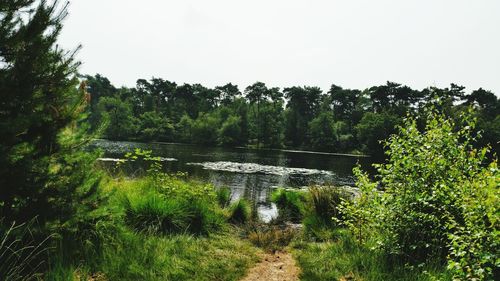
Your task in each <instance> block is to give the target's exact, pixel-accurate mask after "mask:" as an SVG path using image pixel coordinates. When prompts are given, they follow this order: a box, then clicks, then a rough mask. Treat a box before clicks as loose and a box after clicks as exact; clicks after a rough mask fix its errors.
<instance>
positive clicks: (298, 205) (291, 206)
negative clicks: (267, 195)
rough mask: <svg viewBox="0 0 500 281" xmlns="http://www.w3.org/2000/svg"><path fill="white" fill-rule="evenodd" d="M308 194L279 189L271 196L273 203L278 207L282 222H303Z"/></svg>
mask: <svg viewBox="0 0 500 281" xmlns="http://www.w3.org/2000/svg"><path fill="white" fill-rule="evenodd" d="M306 196H307V193H306V192H304V191H300V190H289V189H284V188H278V189H276V190H274V191H273V193H272V194H271V201H272V202H274V203H275V204H276V206H277V207H278V214H279V217H280V220H285V221H286V220H289V221H292V222H295V223H299V222H301V221H302V218H303V215H304V212H305V206H304V205H305V202H306Z"/></svg>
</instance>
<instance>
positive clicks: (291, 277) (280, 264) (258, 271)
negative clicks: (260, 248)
mask: <svg viewBox="0 0 500 281" xmlns="http://www.w3.org/2000/svg"><path fill="white" fill-rule="evenodd" d="M299 273H300V269H299V268H298V267H297V266H296V265H295V260H294V259H293V257H292V255H291V254H289V253H287V252H276V253H274V254H263V255H262V261H261V262H259V263H258V264H257V265H256V266H255V267H253V268H251V269H250V270H249V271H248V274H247V276H246V277H245V278H243V279H242V281H257V280H258V281H298V280H299Z"/></svg>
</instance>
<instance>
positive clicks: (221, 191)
mask: <svg viewBox="0 0 500 281" xmlns="http://www.w3.org/2000/svg"><path fill="white" fill-rule="evenodd" d="M215 194H216V196H217V202H218V203H219V206H220V207H221V208H226V207H228V206H229V204H230V203H231V196H232V194H231V189H230V188H229V187H221V188H218V189H217V190H216V191H215Z"/></svg>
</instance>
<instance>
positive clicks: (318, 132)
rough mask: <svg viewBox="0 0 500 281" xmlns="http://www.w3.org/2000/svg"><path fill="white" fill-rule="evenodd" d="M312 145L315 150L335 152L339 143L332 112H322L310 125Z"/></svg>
mask: <svg viewBox="0 0 500 281" xmlns="http://www.w3.org/2000/svg"><path fill="white" fill-rule="evenodd" d="M309 130H310V136H311V144H312V147H313V148H314V149H318V150H321V151H333V150H334V149H335V147H336V145H337V142H338V135H337V132H336V130H335V127H334V121H333V117H332V114H331V113H330V112H322V113H320V114H319V115H318V117H316V118H314V119H313V120H312V121H311V122H310V123H309Z"/></svg>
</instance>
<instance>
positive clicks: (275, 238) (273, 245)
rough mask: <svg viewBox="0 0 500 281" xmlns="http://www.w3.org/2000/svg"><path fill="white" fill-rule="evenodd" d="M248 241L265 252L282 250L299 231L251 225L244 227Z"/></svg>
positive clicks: (271, 225)
mask: <svg viewBox="0 0 500 281" xmlns="http://www.w3.org/2000/svg"><path fill="white" fill-rule="evenodd" d="M245 232H246V236H247V238H248V240H249V241H250V242H252V243H253V244H254V245H255V246H257V247H260V248H262V249H264V250H265V251H267V252H275V251H278V250H282V249H283V248H285V247H286V246H288V245H289V244H290V242H291V241H293V240H294V239H295V238H296V237H297V236H298V235H299V232H300V231H299V230H297V229H293V228H290V227H288V226H286V225H275V224H262V223H251V224H248V225H247V226H246V227H245Z"/></svg>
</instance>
